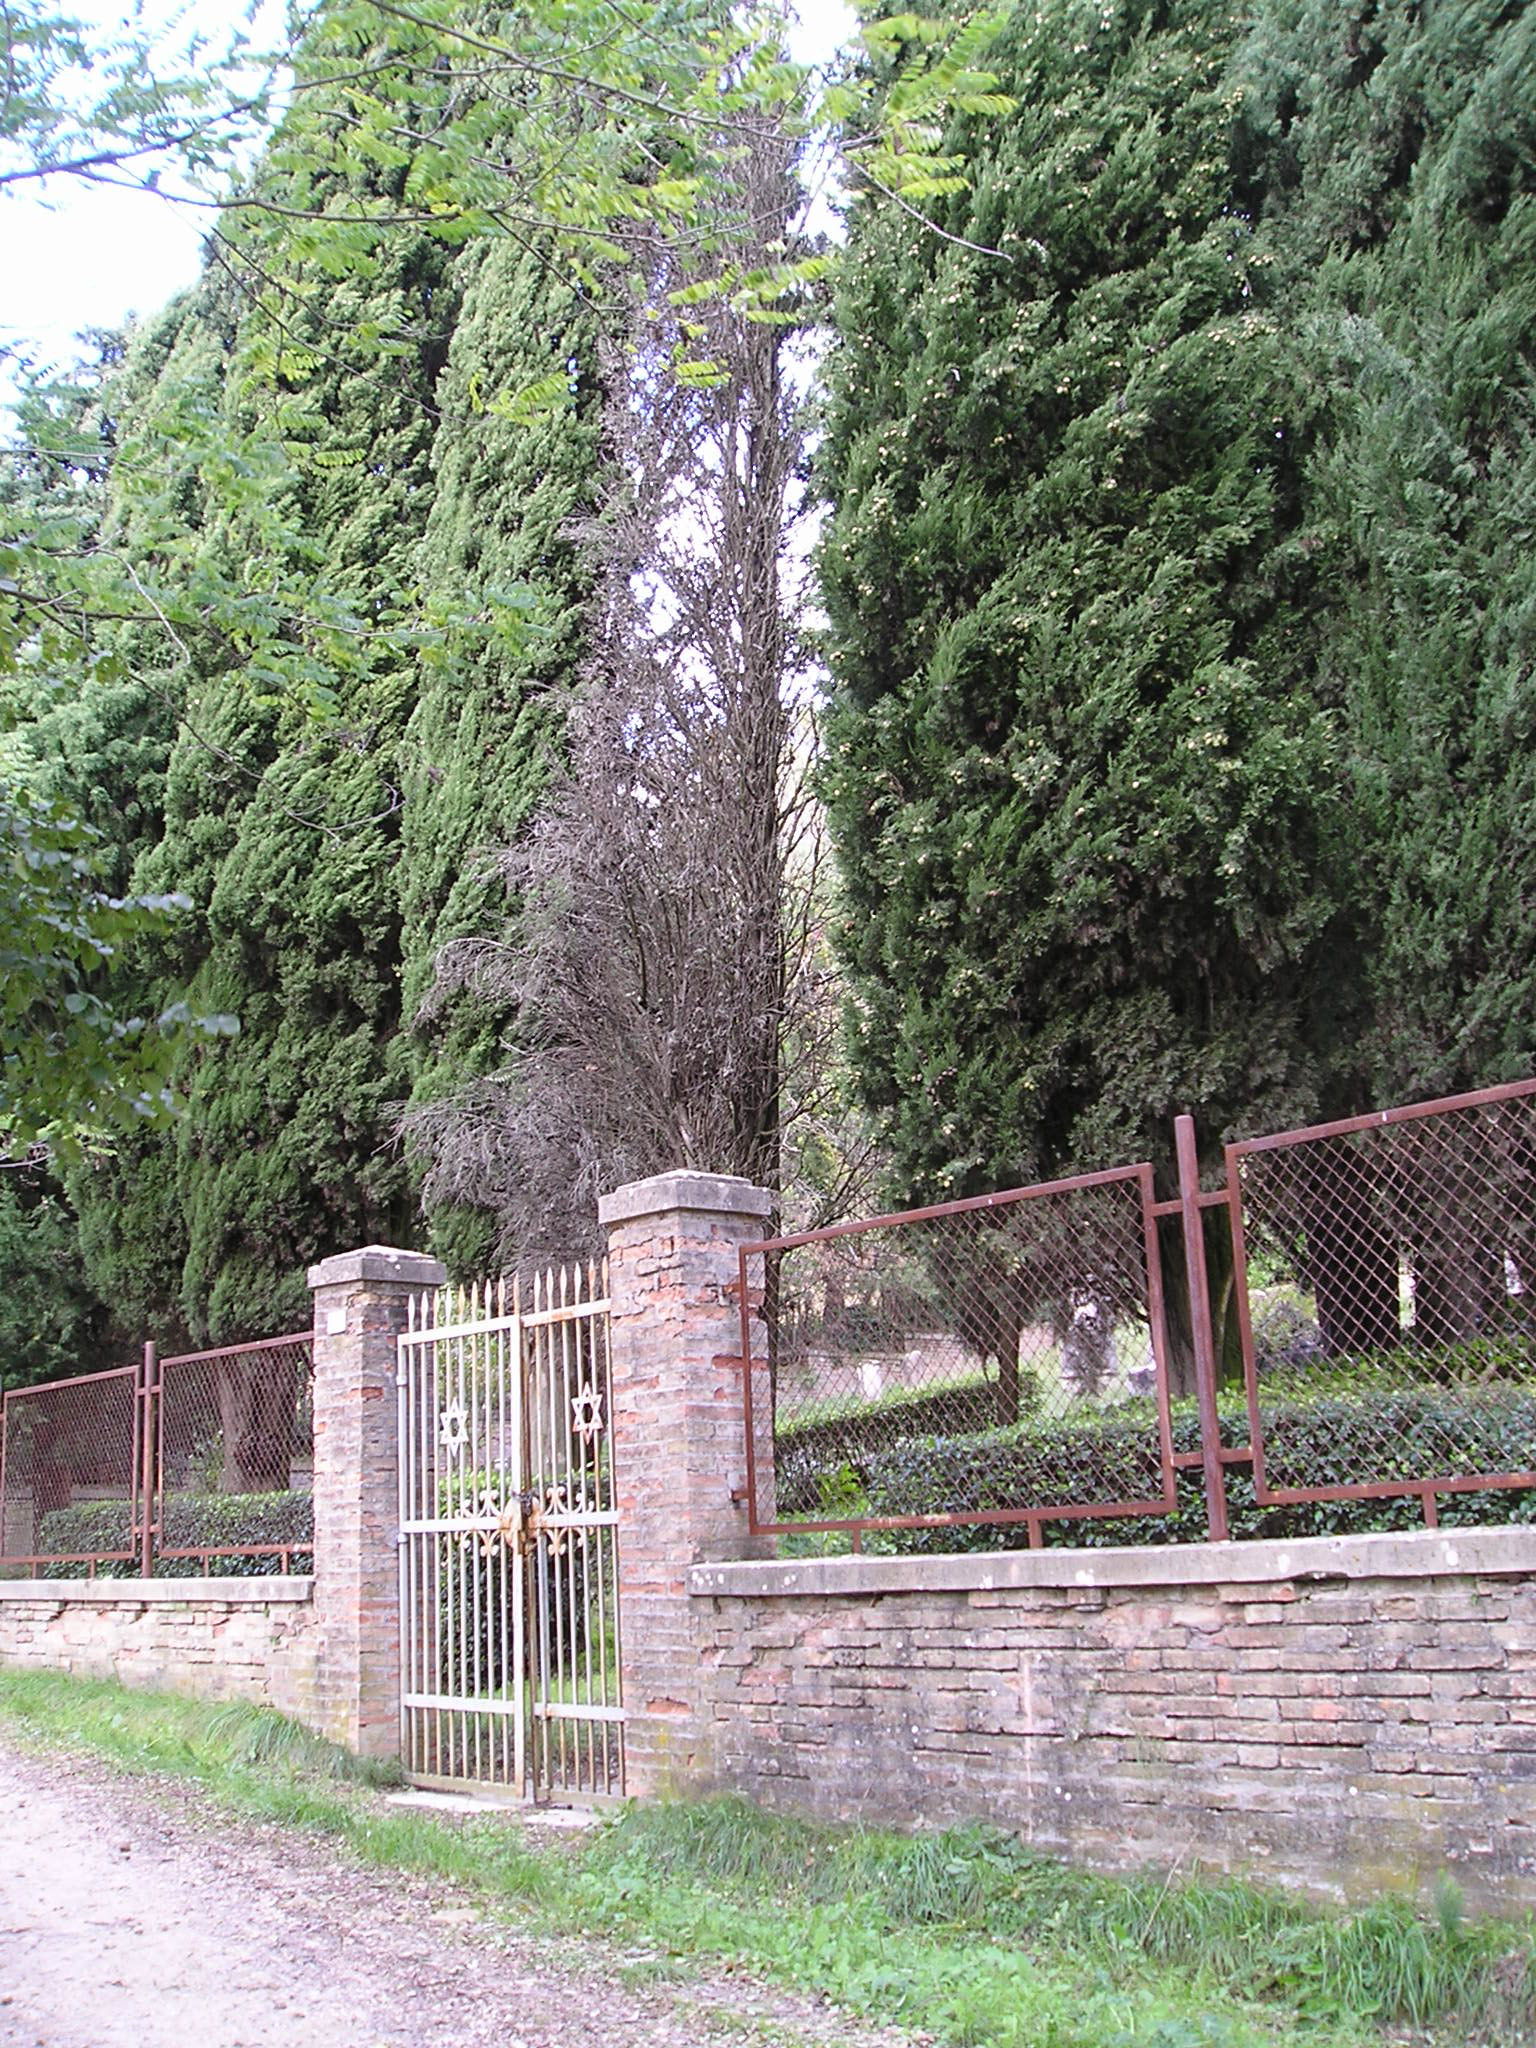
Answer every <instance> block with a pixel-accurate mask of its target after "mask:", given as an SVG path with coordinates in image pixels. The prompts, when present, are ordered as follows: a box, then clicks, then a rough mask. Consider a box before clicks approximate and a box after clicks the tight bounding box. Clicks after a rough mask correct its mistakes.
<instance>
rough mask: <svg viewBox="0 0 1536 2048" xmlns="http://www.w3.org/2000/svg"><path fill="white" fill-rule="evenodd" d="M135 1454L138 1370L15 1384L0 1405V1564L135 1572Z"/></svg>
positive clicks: (139, 1430)
mask: <svg viewBox="0 0 1536 2048" xmlns="http://www.w3.org/2000/svg"><path fill="white" fill-rule="evenodd" d="M143 1449H144V1445H143V1403H142V1375H141V1372H140V1369H139V1368H138V1367H137V1366H122V1367H119V1368H117V1369H116V1370H114V1371H112V1372H98V1373H88V1374H86V1375H85V1376H83V1377H82V1378H79V1379H73V1380H60V1381H56V1382H54V1383H53V1384H51V1385H47V1386H41V1387H18V1388H13V1389H12V1390H11V1391H10V1392H9V1393H7V1394H6V1395H5V1397H4V1400H3V1402H0V1567H6V1566H8V1567H10V1568H12V1569H13V1570H15V1571H18V1572H20V1571H25V1570H27V1569H29V1568H31V1569H45V1570H46V1569H51V1568H66V1567H75V1568H79V1569H86V1568H88V1567H90V1566H92V1565H96V1564H103V1565H113V1564H115V1565H118V1566H120V1567H123V1568H136V1567H137V1564H138V1559H139V1551H140V1546H141V1530H142V1521H141V1505H142V1494H141V1489H140V1477H141V1472H142V1465H143Z"/></svg>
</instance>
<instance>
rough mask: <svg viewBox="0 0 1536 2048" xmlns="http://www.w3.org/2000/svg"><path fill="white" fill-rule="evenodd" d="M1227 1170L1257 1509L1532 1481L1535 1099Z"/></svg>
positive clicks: (1407, 1119) (1235, 1153)
mask: <svg viewBox="0 0 1536 2048" xmlns="http://www.w3.org/2000/svg"><path fill="white" fill-rule="evenodd" d="M1227 1159H1228V1172H1229V1175H1230V1179H1231V1185H1232V1188H1233V1191H1234V1216H1235V1219H1236V1227H1235V1237H1236V1246H1235V1250H1236V1281H1237V1298H1238V1302H1239V1308H1240V1313H1241V1315H1242V1318H1243V1340H1244V1341H1243V1350H1244V1364H1245V1370H1246V1376H1247V1386H1248V1399H1249V1416H1250V1427H1251V1431H1252V1447H1253V1459H1254V1481H1255V1487H1256V1491H1257V1495H1258V1498H1259V1499H1260V1501H1274V1502H1285V1501H1303V1500H1318V1499H1348V1498H1369V1497H1373V1496H1388V1495H1393V1494H1407V1493H1417V1494H1418V1495H1419V1496H1420V1497H1421V1499H1422V1500H1423V1501H1424V1503H1425V1507H1426V1511H1427V1513H1428V1514H1429V1517H1430V1519H1433V1518H1434V1515H1435V1506H1434V1503H1435V1496H1436V1495H1437V1494H1440V1493H1456V1492H1468V1491H1481V1490H1485V1489H1488V1488H1515V1487H1520V1488H1524V1487H1531V1486H1536V1345H1533V1338H1536V1092H1533V1090H1532V1088H1531V1087H1530V1086H1529V1085H1528V1084H1520V1085H1519V1086H1517V1087H1515V1088H1510V1089H1495V1090H1488V1091H1484V1092H1483V1093H1480V1094H1478V1095H1472V1096H1463V1097H1458V1098H1455V1099H1453V1100H1450V1101H1448V1102H1444V1103H1427V1104H1421V1105H1416V1106H1414V1107H1412V1108H1409V1109H1405V1110H1394V1111H1389V1112H1387V1113H1385V1114H1384V1115H1376V1116H1371V1117H1358V1118H1353V1119H1350V1120H1348V1121H1347V1122H1342V1123H1337V1124H1329V1125H1323V1126H1319V1127H1317V1128H1315V1129H1312V1130H1306V1131H1297V1132H1288V1133H1285V1134H1283V1135H1281V1136H1279V1137H1274V1138H1264V1139H1257V1140H1253V1141H1250V1142H1247V1143H1242V1144H1237V1145H1233V1146H1231V1147H1229V1148H1228V1155H1227Z"/></svg>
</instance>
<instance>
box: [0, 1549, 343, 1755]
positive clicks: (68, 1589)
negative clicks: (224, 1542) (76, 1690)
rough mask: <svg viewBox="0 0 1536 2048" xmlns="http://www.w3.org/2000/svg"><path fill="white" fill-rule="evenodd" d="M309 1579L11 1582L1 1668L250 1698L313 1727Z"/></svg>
mask: <svg viewBox="0 0 1536 2048" xmlns="http://www.w3.org/2000/svg"><path fill="white" fill-rule="evenodd" d="M316 1648H317V1635H316V1628H315V1612H314V1605H313V1602H312V1600H311V1598H310V1581H309V1580H308V1579H301V1578H293V1579H277V1580H272V1579H266V1580H257V1579H209V1580H189V1579H151V1580H148V1581H144V1580H134V1579H117V1580H113V1579H98V1580H96V1581H95V1582H94V1583H92V1582H89V1581H85V1580H73V1579H66V1580H37V1579H9V1580H0V1666H8V1667H10V1668H13V1669H27V1668H31V1669H35V1670H45V1671H68V1672H73V1673H74V1674H75V1675H76V1676H77V1677H81V1678H115V1679H117V1680H118V1681H119V1682H120V1683H121V1684H123V1685H128V1686H133V1687H135V1688H136V1689H139V1690H142V1691H153V1692H174V1693H186V1694H190V1695H192V1696H193V1697H195V1698H198V1699H208V1700H250V1701H252V1702H253V1703H254V1704H256V1705H258V1706H264V1707H275V1708H277V1710H278V1711H279V1712H280V1713H284V1714H292V1715H295V1716H296V1717H297V1718H298V1719H299V1720H301V1721H307V1722H309V1723H310V1724H311V1725H314V1723H315V1721H316V1697H315V1663H316Z"/></svg>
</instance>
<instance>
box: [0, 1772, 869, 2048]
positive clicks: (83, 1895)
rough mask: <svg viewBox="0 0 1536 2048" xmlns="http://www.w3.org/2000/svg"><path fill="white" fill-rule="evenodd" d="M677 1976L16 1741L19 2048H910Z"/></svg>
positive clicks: (5, 1787)
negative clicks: (522, 1925) (732, 2047)
mask: <svg viewBox="0 0 1536 2048" xmlns="http://www.w3.org/2000/svg"><path fill="white" fill-rule="evenodd" d="M508 1825H509V1826H511V1825H516V1823H515V1822H512V1821H509V1822H508ZM665 1967H666V1966H665V1963H664V1961H661V1962H660V1963H659V1962H658V1959H657V1958H655V1957H653V1956H644V1955H638V1954H637V1955H633V1956H626V1955H625V1954H624V1953H623V1952H622V1951H620V1950H618V1949H615V1948H613V1947H611V1946H609V1945H607V1944H605V1943H602V1942H599V1941H595V1940H591V1939H588V1938H584V1937H581V1936H580V1935H576V1936H573V1937H572V1938H571V1939H569V1940H565V1939H562V1940H558V1941H555V1940H551V1939H548V1938H547V1937H540V1936H535V1935H531V1934H528V1933H525V1932H523V1931H521V1930H519V1929H516V1928H509V1927H508V1925H507V1924H506V1923H505V1922H503V1921H501V1920H499V1919H498V1918H497V1917H495V1916H494V1915H491V1914H488V1913H486V1912H485V1911H483V1910H482V1909H480V1908H479V1907H477V1906H476V1905H475V1904H474V1903H473V1902H472V1901H471V1900H470V1899H469V1898H468V1897H467V1896H466V1895H462V1894H455V1893H454V1892H453V1891H452V1890H451V1889H446V1888H444V1887H443V1886H441V1885H439V1884H429V1883H426V1882H423V1881H421V1880H417V1879H413V1878H409V1877H402V1876H399V1875H396V1874H394V1873H382V1872H377V1871H374V1870H370V1869H367V1868H364V1867H362V1866H360V1865H358V1864H356V1863H353V1862H351V1861H350V1860H348V1859H347V1858H346V1857H345V1856H344V1855H343V1854H342V1853H341V1852H339V1851H337V1850H335V1849H332V1848H331V1847H329V1846H328V1845H327V1844H325V1843H324V1842H323V1841H318V1840H315V1839H312V1838H311V1837H308V1836H306V1835H303V1834H302V1833H299V1832H297V1831H294V1830H287V1829H280V1828H276V1827H270V1828H269V1827H261V1826H254V1825H250V1824H247V1823H244V1822H240V1821H234V1820H231V1819H229V1818H228V1817H227V1816H226V1815H224V1814H222V1813H220V1812H219V1811H217V1809H216V1808H215V1807H214V1806H213V1805H212V1803H211V1802H210V1801H208V1800H207V1799H206V1798H205V1797H204V1796H203V1795H202V1794H200V1793H199V1792H198V1791H197V1790H196V1789H195V1788H192V1787H189V1786H187V1785H185V1784H183V1783H180V1782H178V1781H175V1780H163V1781H162V1780H155V1781H148V1780H142V1779H133V1778H125V1777H120V1776H117V1775H115V1774H114V1773H112V1772H110V1771H109V1770H107V1769H106V1768H104V1767H102V1766H100V1765H97V1764H94V1763H92V1762H89V1761H85V1760H82V1759H80V1758H77V1757H73V1756H70V1757H64V1756H61V1755H38V1754H36V1753H34V1752H31V1751H23V1750H20V1749H17V1748H15V1747H14V1746H12V1744H11V1743H10V1742H9V1740H8V1739H7V1738H6V1737H5V1736H4V1735H3V1734H0V2048H450V2044H451V2048H480V2044H482V2043H483V2044H486V2048H491V2044H494V2048H578V2044H579V2048H637V2044H640V2043H646V2044H654V2048H701V2044H703V2043H706V2042H737V2043H739V2042H742V2041H749V2042H758V2043H764V2044H768V2043H773V2044H783V2048H790V2044H793V2048H800V2044H805V2048H832V2044H834V2043H835V2044H838V2048H903V2041H904V2038H905V2037H902V2036H899V2035H897V2034H895V2033H892V2032H888V2031H887V2032H880V2031H875V2030H870V2029H867V2028H862V2027H860V2026H859V2025H858V2024H857V2023H855V2022H853V2021H851V2020H850V2019H849V2018H848V2017H847V2015H845V2014H843V2013H842V2012H840V2011H839V2010H838V2009H836V2008H833V2007H829V2006H826V2005H822V2004H819V2003H817V2002H816V2001H815V2000H812V1999H806V1998H800V1997H797V1996H795V1995H794V1994H792V1993H788V1992H783V1991H778V1990H774V1989H771V1988H769V1987H766V1986H764V1985H762V1984H759V1983H757V1982H756V1981H755V1980H753V1979H750V1978H744V1977H740V1976H731V1975H723V1974H720V1973H719V1972H718V1971H706V1970H700V1971H693V1970H689V1971H687V1972H685V1973H683V1974H682V1975H680V1976H679V1977H676V1978H672V1979H667V1978H666V1976H665ZM658 1976H659V1977H660V1979H661V1981H657V1979H658Z"/></svg>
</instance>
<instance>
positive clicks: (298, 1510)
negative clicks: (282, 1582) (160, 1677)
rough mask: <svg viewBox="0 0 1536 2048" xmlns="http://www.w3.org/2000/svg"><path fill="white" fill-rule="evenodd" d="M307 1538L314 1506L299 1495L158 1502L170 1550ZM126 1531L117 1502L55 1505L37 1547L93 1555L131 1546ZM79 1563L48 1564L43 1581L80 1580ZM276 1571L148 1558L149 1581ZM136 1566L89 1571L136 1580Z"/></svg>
mask: <svg viewBox="0 0 1536 2048" xmlns="http://www.w3.org/2000/svg"><path fill="white" fill-rule="evenodd" d="M314 1535H315V1509H314V1502H313V1500H312V1498H311V1497H310V1495H309V1494H307V1493H209V1494H192V1493H173V1494H171V1495H169V1496H168V1498H167V1499H166V1502H165V1516H164V1529H163V1532H162V1536H161V1542H162V1544H163V1545H164V1547H165V1548H167V1549H170V1550H180V1549H189V1548H191V1547H192V1546H193V1545H194V1544H209V1545H213V1546H221V1545H225V1544H234V1543H270V1544H272V1545H274V1546H277V1545H281V1544H285V1543H286V1544H293V1543H312V1542H313V1541H314ZM132 1544H133V1531H132V1527H131V1522H130V1517H129V1512H128V1503H127V1502H126V1501H120V1500H93V1501H82V1502H81V1503H80V1504H79V1505H78V1506H76V1507H70V1508H55V1509H54V1510H53V1512H52V1513H51V1514H47V1515H44V1517H43V1521H42V1527H41V1529H40V1531H39V1541H38V1546H37V1547H38V1549H39V1550H46V1551H59V1552H76V1553H84V1554H87V1555H89V1556H92V1557H99V1556H101V1555H103V1553H105V1552H107V1551H112V1550H128V1549H131V1548H132ZM290 1568H291V1569H293V1570H296V1571H306V1570H307V1569H308V1560H307V1559H306V1558H303V1557H299V1558H296V1559H294V1560H293V1563H292V1565H291V1567H290ZM89 1569H90V1567H89V1566H88V1565H85V1564H66V1563H62V1562H61V1563H59V1564H50V1565H45V1566H44V1567H43V1568H42V1576H43V1577H44V1578H45V1579H83V1578H85V1577H86V1575H87V1573H88V1571H89ZM281 1570H282V1559H281V1558H280V1557H278V1556H276V1555H268V1556H257V1557H215V1558H210V1559H209V1560H208V1562H207V1564H206V1565H204V1563H203V1562H202V1560H201V1559H200V1558H196V1557H158V1556H157V1557H156V1559H155V1577H156V1578H157V1579H195V1578H201V1577H203V1576H204V1575H205V1574H206V1575H207V1576H208V1577H210V1578H216V1579H260V1578H266V1577H267V1576H269V1575H270V1574H271V1573H273V1572H280V1571H281ZM137 1572H138V1567H137V1565H135V1564H133V1563H131V1562H129V1561H126V1560H120V1561H118V1562H117V1563H114V1564H104V1565H99V1566H98V1567H97V1573H96V1575H97V1577H98V1578H117V1579H126V1578H133V1577H136V1576H137Z"/></svg>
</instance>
